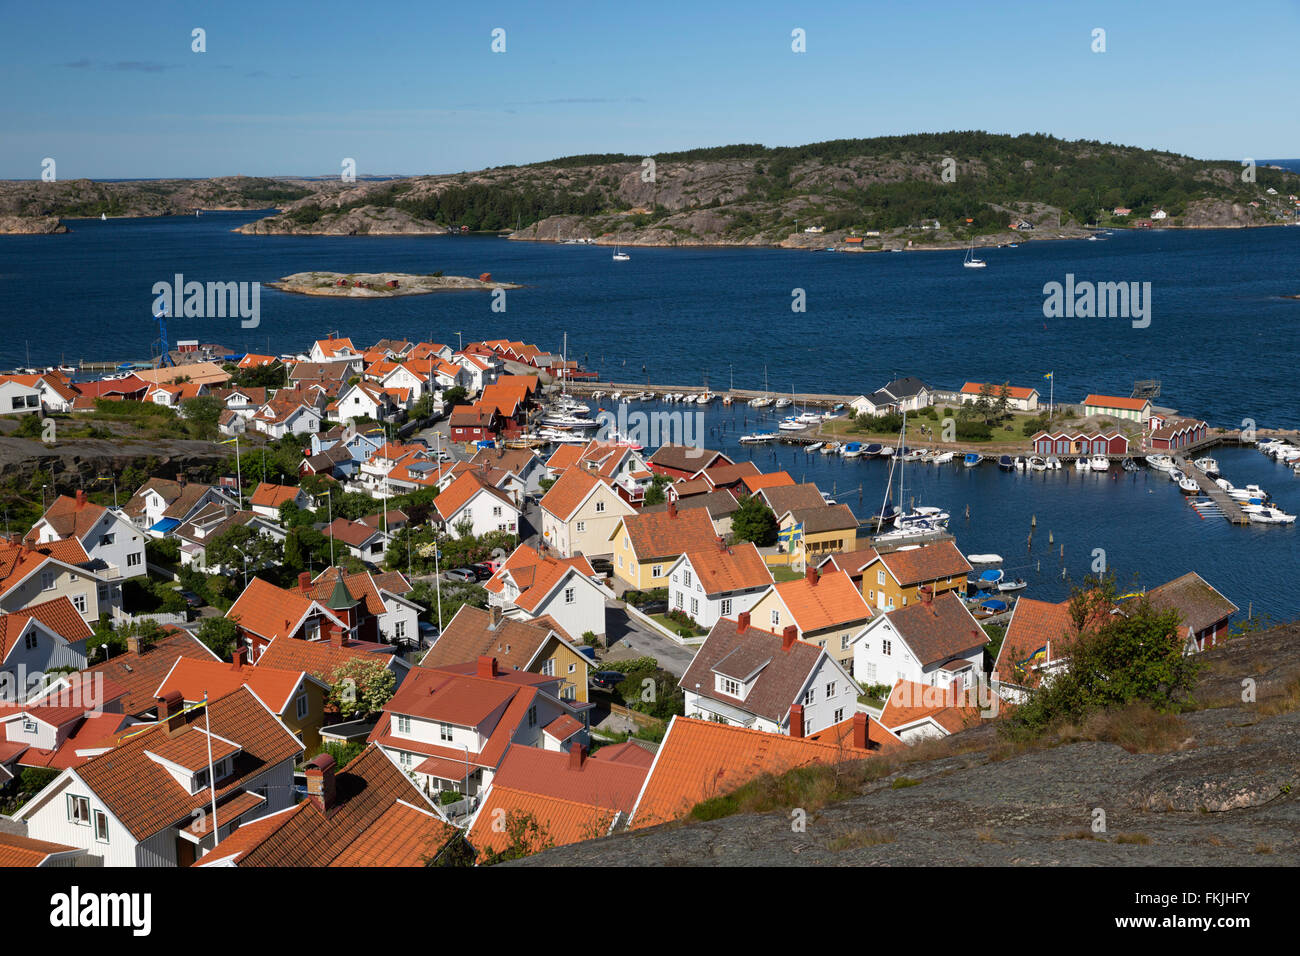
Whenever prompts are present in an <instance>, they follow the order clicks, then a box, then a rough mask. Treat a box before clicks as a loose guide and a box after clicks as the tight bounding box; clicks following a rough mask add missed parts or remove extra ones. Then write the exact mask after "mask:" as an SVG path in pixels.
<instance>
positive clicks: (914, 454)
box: [903, 448, 926, 461]
mask: <svg viewBox="0 0 1300 956" xmlns="http://www.w3.org/2000/svg"><path fill="white" fill-rule="evenodd" d="M925 455H926V451H925V449H924V448H909V449H908V450H907V451H906V452H905V453H904V454H903V461H920V460H921V459H922V458H924V457H925Z"/></svg>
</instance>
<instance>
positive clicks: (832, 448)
mask: <svg viewBox="0 0 1300 956" xmlns="http://www.w3.org/2000/svg"><path fill="white" fill-rule="evenodd" d="M839 450H840V443H839V442H837V441H832V442H827V443H826V444H825V445H822V454H823V455H834V454H835V453H836V452H838V451H839Z"/></svg>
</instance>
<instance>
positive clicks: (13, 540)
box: [9, 531, 23, 547]
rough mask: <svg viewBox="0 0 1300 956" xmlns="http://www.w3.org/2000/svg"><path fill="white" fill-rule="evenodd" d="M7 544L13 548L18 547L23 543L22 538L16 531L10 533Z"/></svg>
mask: <svg viewBox="0 0 1300 956" xmlns="http://www.w3.org/2000/svg"><path fill="white" fill-rule="evenodd" d="M9 543H10V544H11V545H13V546H14V547H17V546H18V545H20V544H22V543H23V536H22V535H20V534H19V533H18V532H17V531H14V532H11V533H10V535H9Z"/></svg>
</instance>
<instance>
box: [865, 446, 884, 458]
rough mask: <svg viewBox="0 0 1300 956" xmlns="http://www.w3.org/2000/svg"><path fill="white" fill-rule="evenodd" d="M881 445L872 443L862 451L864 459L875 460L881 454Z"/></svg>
mask: <svg viewBox="0 0 1300 956" xmlns="http://www.w3.org/2000/svg"><path fill="white" fill-rule="evenodd" d="M881 447H882V446H881V445H880V444H879V443H878V442H872V443H871V444H870V445H867V446H866V447H865V448H863V449H862V457H863V458H875V457H876V456H877V455H879V454H880V449H881Z"/></svg>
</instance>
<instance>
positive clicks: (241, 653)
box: [230, 646, 248, 671]
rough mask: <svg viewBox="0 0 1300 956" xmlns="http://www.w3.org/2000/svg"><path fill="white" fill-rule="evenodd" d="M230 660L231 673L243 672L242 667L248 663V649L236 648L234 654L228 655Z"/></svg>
mask: <svg viewBox="0 0 1300 956" xmlns="http://www.w3.org/2000/svg"><path fill="white" fill-rule="evenodd" d="M230 660H231V664H230V669H231V670H232V671H238V670H243V669H244V665H245V664H247V663H248V648H247V647H243V646H240V647H236V648H235V650H234V652H233V653H231V655H230Z"/></svg>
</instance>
